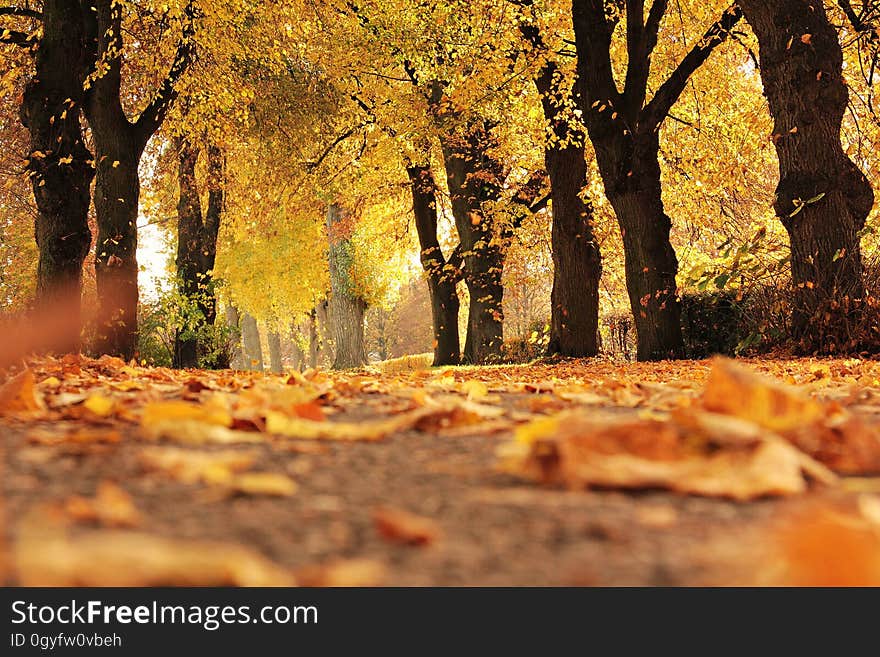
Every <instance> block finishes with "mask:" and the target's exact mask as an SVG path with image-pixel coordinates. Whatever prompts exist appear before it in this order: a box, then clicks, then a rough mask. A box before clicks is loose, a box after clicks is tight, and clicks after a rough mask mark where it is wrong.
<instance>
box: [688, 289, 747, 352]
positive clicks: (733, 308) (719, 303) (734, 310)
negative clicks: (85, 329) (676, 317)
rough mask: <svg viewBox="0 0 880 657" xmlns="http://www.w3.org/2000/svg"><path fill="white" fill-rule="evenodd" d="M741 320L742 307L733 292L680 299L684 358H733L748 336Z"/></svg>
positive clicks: (704, 293)
mask: <svg viewBox="0 0 880 657" xmlns="http://www.w3.org/2000/svg"><path fill="white" fill-rule="evenodd" d="M743 317H744V314H743V304H742V302H741V301H740V300H738V299H737V295H736V294H735V293H733V292H729V291H720V292H699V293H693V294H684V295H682V298H681V331H682V337H683V338H684V346H685V353H686V355H687V357H688V358H706V357H708V356H712V355H714V354H723V355H725V356H734V355H736V353H737V349H738V348H741V347H742V344H743V342H744V340H745V339H746V338H747V336H748V335H749V334H750V331H749V330H748V328H747V327H746V326H744V324H743Z"/></svg>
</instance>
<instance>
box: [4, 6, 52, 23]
mask: <svg viewBox="0 0 880 657" xmlns="http://www.w3.org/2000/svg"><path fill="white" fill-rule="evenodd" d="M0 16H18V17H19V18H34V19H36V20H42V18H43V14H42V13H40V12H38V11H37V10H36V9H23V8H21V7H0Z"/></svg>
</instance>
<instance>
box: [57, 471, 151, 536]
mask: <svg viewBox="0 0 880 657" xmlns="http://www.w3.org/2000/svg"><path fill="white" fill-rule="evenodd" d="M64 510H65V511H66V512H67V515H68V516H70V518H71V519H73V520H75V521H77V522H86V523H98V524H101V525H105V526H107V527H136V526H137V525H139V524H140V522H141V515H140V513H139V512H138V510H137V507H135V505H134V501H133V500H132V499H131V496H130V495H129V494H128V493H126V492H125V491H124V490H123V489H121V488H120V487H119V486H117V485H116V484H114V483H113V482H109V481H104V482H101V483H100V484H99V485H98V490H97V491H96V493H95V497H93V498H87V497H80V496H79V495H77V496H74V497H71V498H70V499H69V500H67V502H66V503H65V505H64Z"/></svg>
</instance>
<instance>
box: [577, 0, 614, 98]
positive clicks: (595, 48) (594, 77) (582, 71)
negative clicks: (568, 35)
mask: <svg viewBox="0 0 880 657" xmlns="http://www.w3.org/2000/svg"><path fill="white" fill-rule="evenodd" d="M571 11H572V24H573V26H574V35H575V44H576V48H577V53H578V63H577V72H578V80H579V84H580V86H581V93H582V96H583V99H584V102H585V103H586V105H587V106H590V105H592V104H593V103H594V102H603V103H611V104H613V105H617V104H618V102H619V100H620V92H619V91H618V89H617V84H616V83H615V82H614V73H613V69H612V66H611V36H612V32H613V31H614V25H613V23H612V22H611V21H609V19H608V17H607V16H606V14H605V2H604V0H573V1H572V8H571Z"/></svg>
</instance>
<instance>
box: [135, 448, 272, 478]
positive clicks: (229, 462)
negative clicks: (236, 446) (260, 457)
mask: <svg viewBox="0 0 880 657" xmlns="http://www.w3.org/2000/svg"><path fill="white" fill-rule="evenodd" d="M256 458H257V455H256V453H254V452H251V451H247V452H242V451H233V450H227V451H218V452H196V451H192V450H187V449H181V448H178V447H149V448H146V449H143V450H141V452H140V455H139V460H140V463H141V465H142V466H143V467H144V469H146V470H157V471H160V472H164V473H166V474H168V475H170V476H172V477H174V478H175V479H177V480H178V481H181V482H183V483H186V484H194V483H198V482H203V483H208V484H228V483H230V482H231V481H233V479H234V478H235V475H236V474H237V473H240V472H244V471H245V470H248V469H249V468H250V467H251V466H252V465H253V464H254V462H255V461H256Z"/></svg>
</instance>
